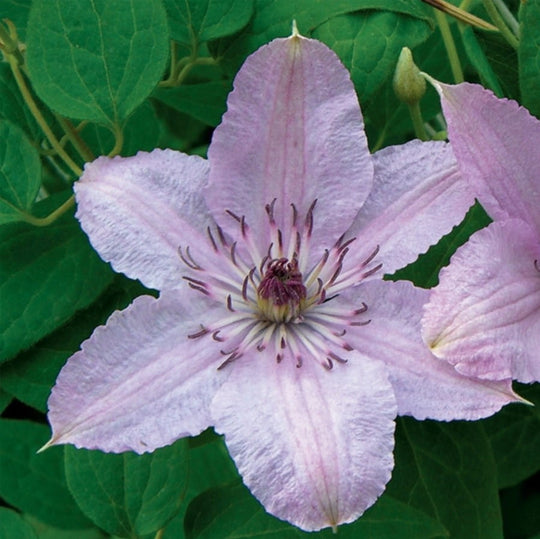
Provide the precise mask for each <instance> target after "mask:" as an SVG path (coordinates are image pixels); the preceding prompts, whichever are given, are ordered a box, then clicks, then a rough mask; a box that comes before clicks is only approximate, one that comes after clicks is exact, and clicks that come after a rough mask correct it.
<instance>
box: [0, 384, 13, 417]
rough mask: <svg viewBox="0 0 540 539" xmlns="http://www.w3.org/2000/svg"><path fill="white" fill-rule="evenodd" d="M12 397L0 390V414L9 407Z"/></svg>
mask: <svg viewBox="0 0 540 539" xmlns="http://www.w3.org/2000/svg"><path fill="white" fill-rule="evenodd" d="M12 399H13V397H12V396H11V395H10V394H9V393H6V392H5V391H3V390H2V389H0V414H1V413H2V412H3V411H4V410H5V409H6V408H7V407H8V406H9V403H10V402H11V400H12Z"/></svg>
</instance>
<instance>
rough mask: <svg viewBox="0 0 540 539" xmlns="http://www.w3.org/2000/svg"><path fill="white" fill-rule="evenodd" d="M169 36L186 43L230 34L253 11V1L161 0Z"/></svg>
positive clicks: (239, 26)
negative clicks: (166, 15) (168, 23)
mask: <svg viewBox="0 0 540 539" xmlns="http://www.w3.org/2000/svg"><path fill="white" fill-rule="evenodd" d="M164 4H165V8H166V9H167V14H168V16H169V20H170V28H171V38H172V39H174V40H176V41H178V42H179V43H182V44H184V45H187V46H189V47H191V46H193V45H194V44H197V43H200V42H203V41H209V40H211V39H217V38H218V37H224V36H229V35H231V34H234V33H235V32H237V31H238V30H241V29H242V28H243V27H244V26H245V25H246V24H247V23H248V21H249V19H250V17H251V15H252V13H253V0H164Z"/></svg>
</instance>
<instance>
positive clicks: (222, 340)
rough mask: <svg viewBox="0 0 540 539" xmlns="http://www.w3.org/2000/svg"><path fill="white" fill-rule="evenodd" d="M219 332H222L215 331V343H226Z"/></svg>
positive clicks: (213, 336) (213, 334)
mask: <svg viewBox="0 0 540 539" xmlns="http://www.w3.org/2000/svg"><path fill="white" fill-rule="evenodd" d="M219 332H220V330H219V329H216V331H214V333H212V339H214V341H218V342H224V341H225V339H224V338H223V337H220V336H219Z"/></svg>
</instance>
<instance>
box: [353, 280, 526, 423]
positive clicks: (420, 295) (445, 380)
mask: <svg viewBox="0 0 540 539" xmlns="http://www.w3.org/2000/svg"><path fill="white" fill-rule="evenodd" d="M354 295H356V297H357V303H358V302H359V301H364V302H365V303H366V304H367V305H368V310H367V313H366V315H368V316H369V318H370V319H371V322H370V323H369V324H368V325H367V326H361V327H356V328H353V327H351V328H350V331H349V332H348V333H347V340H348V342H349V343H350V344H351V345H352V346H354V347H355V349H356V350H358V352H359V353H360V354H362V355H363V356H366V357H368V358H370V359H376V360H380V361H383V362H384V363H386V366H387V369H388V373H389V379H390V382H391V383H392V386H393V388H394V393H395V395H396V400H397V403H398V413H399V415H412V416H413V417H415V418H416V419H437V420H443V421H449V420H452V419H479V418H481V417H486V416H489V415H491V414H493V413H495V412H497V411H498V410H499V409H500V408H501V407H502V406H504V405H505V404H508V403H510V402H515V401H517V400H519V397H517V395H515V394H514V393H513V391H512V385H511V381H510V380H503V381H500V382H493V381H486V380H479V379H476V378H468V377H466V376H463V375H461V374H459V373H458V372H457V371H456V370H455V369H454V368H453V367H452V366H451V365H449V364H448V363H447V362H445V361H442V360H440V359H438V358H437V357H435V356H434V355H433V354H432V353H431V352H430V350H429V349H428V348H427V346H426V345H425V344H424V343H423V341H422V337H421V333H420V331H421V330H420V321H421V316H422V307H423V305H424V304H425V302H426V301H427V300H428V297H429V292H428V291H427V290H424V289H421V288H416V287H414V286H413V285H412V284H411V283H409V282H407V281H398V282H392V281H372V282H369V283H364V284H363V285H361V286H359V287H357V288H356V289H354V290H352V291H351V292H350V293H349V294H348V299H349V300H350V299H351V296H353V297H354Z"/></svg>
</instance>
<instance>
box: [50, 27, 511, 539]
mask: <svg viewBox="0 0 540 539" xmlns="http://www.w3.org/2000/svg"><path fill="white" fill-rule="evenodd" d="M75 189H76V195H77V202H78V212H77V217H78V218H79V220H80V221H81V225H82V227H83V228H84V230H85V231H86V232H87V234H88V235H89V237H90V239H91V241H92V243H93V245H94V246H95V248H96V249H97V251H98V252H99V253H100V254H101V256H102V257H103V258H104V259H105V260H108V261H110V262H111V263H112V265H113V267H114V268H115V269H116V270H117V271H121V272H124V273H126V274H127V275H129V276H131V277H136V278H139V279H140V280H141V281H142V282H143V283H144V284H145V285H147V286H149V287H152V288H157V289H158V290H160V297H159V299H154V298H152V297H148V296H143V297H140V298H138V299H136V300H135V301H134V302H133V304H132V305H131V306H130V307H128V308H127V309H126V310H125V311H122V312H116V313H114V314H113V315H112V316H111V318H110V319H109V321H108V322H107V325H106V326H104V327H100V328H97V329H96V331H95V332H94V334H93V335H92V337H91V338H90V339H89V340H88V341H86V342H85V343H83V345H82V350H81V351H80V352H78V353H76V354H75V355H74V356H73V357H71V358H70V359H69V361H68V363H67V364H66V366H65V367H64V369H63V370H62V372H61V373H60V375H59V377H58V380H57V384H56V386H55V387H54V389H53V392H52V395H51V398H50V400H49V419H50V422H51V425H52V428H53V438H52V440H51V442H50V443H51V444H55V443H72V444H75V445H76V446H78V447H81V446H82V447H87V448H99V449H102V450H105V451H125V450H130V449H131V450H134V451H137V452H145V451H152V450H154V449H155V448H157V447H160V446H163V445H166V444H169V443H172V442H173V441H175V440H176V439H178V438H180V437H183V436H188V435H196V434H198V433H200V432H201V431H202V430H203V429H205V428H207V427H208V426H210V425H211V426H214V428H215V429H216V431H217V432H219V433H223V434H224V435H225V441H226V444H227V447H228V449H229V452H230V454H231V456H232V457H233V459H234V460H235V463H236V465H237V467H238V470H239V472H240V474H241V475H242V477H243V480H244V482H245V483H246V485H247V486H248V487H249V488H250V490H251V491H252V492H253V494H254V495H255V496H256V497H257V498H258V499H259V500H260V501H261V502H262V503H263V505H264V506H265V508H266V509H267V510H268V511H269V512H270V513H272V514H274V515H276V516H278V517H279V518H282V519H285V520H288V521H290V522H292V523H293V524H295V525H296V526H299V527H300V528H303V529H305V530H318V529H320V528H323V527H327V526H332V527H336V526H337V525H338V524H341V523H345V522H350V521H352V520H354V519H356V518H357V517H358V516H359V515H361V514H362V512H363V511H364V510H365V509H366V508H367V507H369V506H370V505H371V504H373V503H374V501H375V500H376V499H377V497H378V496H379V495H380V494H381V492H382V491H383V490H384V487H385V484H386V483H387V481H388V480H389V478H390V473H391V470H392V467H393V458H392V448H393V433H394V422H393V419H394V417H395V415H396V411H398V412H399V413H401V414H411V415H413V416H415V417H417V418H420V419H423V418H426V417H430V418H435V419H443V420H449V419H453V418H465V419H475V418H478V417H482V416H485V415H489V414H491V413H493V412H494V411H496V410H498V409H499V408H500V407H501V406H503V405H504V404H506V403H508V402H510V401H512V400H515V395H514V394H513V393H512V390H511V386H510V382H509V381H502V382H494V383H493V382H483V381H478V380H474V379H469V378H466V377H463V376H461V375H459V374H458V373H457V372H456V371H455V370H454V369H453V368H452V367H451V366H450V365H448V364H447V363H446V362H443V361H439V360H437V359H436V358H434V356H433V355H431V353H430V352H429V350H428V349H427V348H426V347H425V345H424V344H423V343H422V340H421V337H420V316H421V310H422V305H423V303H424V302H425V301H426V295H427V291H424V290H420V289H416V288H414V287H413V286H412V285H411V284H410V283H406V282H401V283H393V282H386V281H382V280H381V279H380V277H381V276H382V273H383V271H386V272H393V271H395V270H396V269H397V268H399V267H402V266H403V265H405V264H407V263H408V262H410V261H412V260H414V259H415V258H416V257H417V255H418V253H420V252H422V251H425V250H426V249H427V248H428V247H429V246H430V245H431V244H432V243H434V242H435V241H436V240H437V239H438V238H439V237H440V236H441V235H442V234H444V233H446V232H448V231H449V230H450V228H451V227H452V226H453V225H454V224H455V223H456V222H458V221H459V220H460V219H461V218H462V216H463V215H464V213H465V211H466V210H467V208H468V207H469V205H470V204H471V202H472V200H473V199H472V196H471V194H470V192H469V191H468V190H467V189H466V188H465V187H464V184H463V182H462V180H461V178H460V176H459V174H458V172H457V168H456V165H455V161H454V158H453V155H452V153H451V151H450V149H449V147H448V146H447V145H445V144H444V143H429V144H428V143H420V142H418V141H414V142H411V143H409V144H407V145H404V146H400V147H392V148H387V149H385V150H383V151H381V152H378V153H377V154H375V155H374V156H371V155H370V153H369V151H368V148H367V143H366V138H365V135H364V132H363V124H362V117H361V114H360V109H359V107H358V102H357V99H356V95H355V92H354V88H353V85H352V83H351V81H350V79H349V77H348V73H347V71H346V70H345V69H344V68H343V66H342V65H341V63H340V62H339V61H338V59H337V57H336V56H335V54H334V53H333V52H332V51H330V50H329V49H328V48H327V47H326V46H324V45H323V44H322V43H319V42H317V41H313V40H310V39H305V38H303V37H301V36H299V35H298V34H297V33H293V35H292V36H291V37H290V38H288V39H277V40H275V41H273V42H272V43H270V44H268V45H266V46H264V47H262V48H261V49H259V50H258V51H257V52H256V53H255V54H253V55H252V56H250V57H249V58H248V59H247V60H246V62H245V64H244V65H243V67H242V68H241V70H240V72H239V73H238V75H237V77H236V80H235V89H234V91H233V92H232V93H231V95H230V96H229V100H228V111H227V113H226V114H225V116H224V118H223V123H222V124H221V125H220V126H219V127H218V128H217V129H216V131H215V133H214V136H213V140H212V144H211V146H210V149H209V160H208V162H207V161H205V160H203V159H201V158H198V157H195V156H187V155H184V154H181V153H178V152H173V151H170V150H155V151H153V152H151V153H139V154H138V155H137V156H135V157H131V158H126V159H123V158H115V159H108V158H99V159H97V160H96V161H95V162H93V163H91V164H89V165H87V166H86V168H85V172H84V174H83V177H82V178H81V180H80V181H79V182H78V183H77V185H76V186H75ZM368 195H369V197H368ZM383 268H384V269H383ZM396 403H397V404H396Z"/></svg>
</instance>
